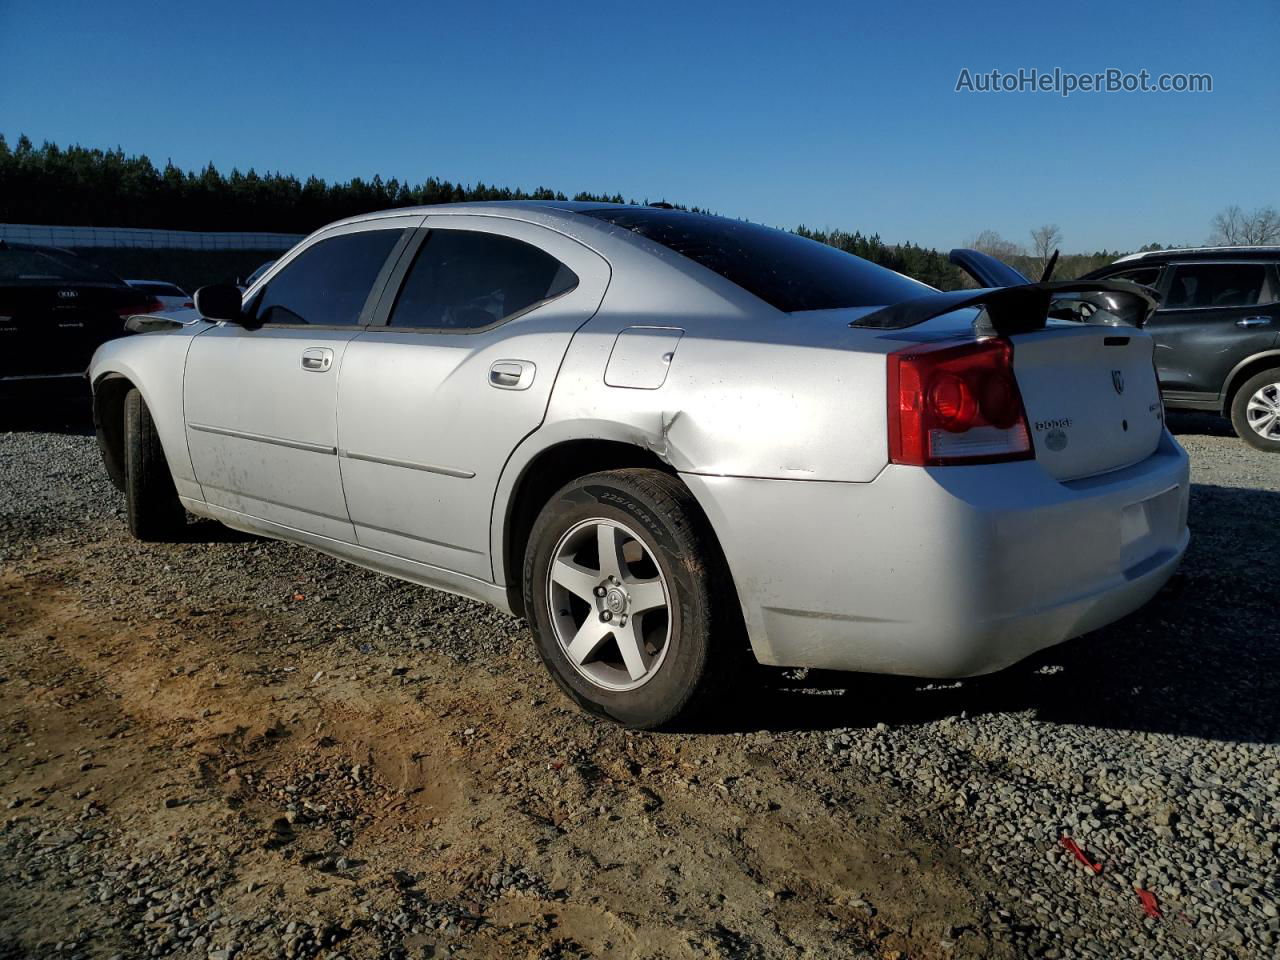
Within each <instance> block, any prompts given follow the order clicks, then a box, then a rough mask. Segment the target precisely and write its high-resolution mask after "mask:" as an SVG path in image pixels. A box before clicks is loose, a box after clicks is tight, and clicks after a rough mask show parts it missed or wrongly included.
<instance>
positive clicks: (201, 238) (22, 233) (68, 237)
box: [0, 223, 305, 250]
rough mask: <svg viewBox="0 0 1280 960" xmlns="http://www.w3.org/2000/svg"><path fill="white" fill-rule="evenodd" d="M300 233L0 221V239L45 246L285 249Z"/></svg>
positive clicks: (298, 237) (300, 237)
mask: <svg viewBox="0 0 1280 960" xmlns="http://www.w3.org/2000/svg"><path fill="white" fill-rule="evenodd" d="M304 236H305V234H301V233H201V232H197V231H194V230H148V229H144V228H141V227H52V226H40V225H37V224H29V223H0V240H8V241H10V242H12V243H35V244H41V245H43V246H48V247H135V248H142V249H151V250H287V249H288V248H289V247H292V246H293V245H294V244H295V243H297V242H298V241H299V240H301V239H302V238H303V237H304Z"/></svg>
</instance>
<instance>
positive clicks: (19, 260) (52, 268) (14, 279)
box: [0, 247, 124, 285]
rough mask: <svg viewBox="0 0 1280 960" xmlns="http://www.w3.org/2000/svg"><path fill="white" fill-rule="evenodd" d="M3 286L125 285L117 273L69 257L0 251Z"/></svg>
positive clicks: (26, 250)
mask: <svg viewBox="0 0 1280 960" xmlns="http://www.w3.org/2000/svg"><path fill="white" fill-rule="evenodd" d="M0 283H110V284H113V285H121V284H123V283H124V281H123V280H121V279H120V278H119V277H117V276H116V275H115V274H114V273H110V272H108V271H106V270H103V269H102V268H101V267H95V266H94V265H93V264H92V263H90V262H89V261H88V260H81V259H80V258H79V257H77V256H75V255H74V254H70V253H62V252H60V251H58V250H37V249H32V248H29V247H0Z"/></svg>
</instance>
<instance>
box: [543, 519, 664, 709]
mask: <svg viewBox="0 0 1280 960" xmlns="http://www.w3.org/2000/svg"><path fill="white" fill-rule="evenodd" d="M670 596H671V594H670V591H669V590H668V588H667V581H666V578H665V577H664V576H663V574H662V570H661V568H660V567H659V566H658V563H657V561H656V560H655V559H654V556H653V554H652V553H651V552H650V550H649V548H648V547H647V546H646V545H645V544H644V541H642V540H641V539H640V538H639V537H638V536H637V535H636V534H635V532H634V531H633V530H631V529H630V528H628V527H627V526H625V525H624V524H622V523H619V522H617V521H615V520H605V519H592V520H584V521H583V522H581V523H578V524H576V525H575V526H573V527H572V528H570V529H569V530H568V531H567V532H566V533H565V534H564V536H562V537H561V538H560V541H559V543H557V544H556V548H555V551H554V552H553V553H552V557H551V564H550V567H549V568H548V570H547V601H548V607H549V609H550V611H551V625H552V628H553V630H554V631H555V636H556V640H557V642H558V643H559V644H560V649H561V651H562V652H563V653H564V655H565V658H566V659H567V660H568V661H569V663H570V664H572V665H573V668H574V669H575V670H577V671H578V673H580V674H581V675H582V676H583V677H585V678H586V679H587V680H589V681H590V682H591V683H593V684H595V685H596V686H598V687H602V688H604V689H606V690H614V691H623V690H634V689H635V688H636V687H639V686H642V685H643V684H644V683H646V682H647V681H648V680H649V679H651V678H652V677H653V676H654V674H656V673H657V671H658V669H659V668H660V667H661V666H662V661H663V659H664V658H665V657H666V653H667V648H668V647H669V646H670V639H671V608H670V603H671V600H670Z"/></svg>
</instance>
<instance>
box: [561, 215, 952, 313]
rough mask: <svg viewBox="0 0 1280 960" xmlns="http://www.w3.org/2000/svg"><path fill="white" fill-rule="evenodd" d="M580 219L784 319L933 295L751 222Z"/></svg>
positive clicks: (813, 242)
mask: <svg viewBox="0 0 1280 960" xmlns="http://www.w3.org/2000/svg"><path fill="white" fill-rule="evenodd" d="M584 213H585V214H586V215H587V216H589V217H595V218H597V219H599V220H605V221H607V222H609V223H612V224H614V225H616V226H619V227H624V228H625V229H627V230H630V231H632V232H633V233H638V234H639V235H640V236H642V237H645V238H646V239H648V240H652V241H653V242H654V243H660V244H662V246H664V247H667V248H668V249H671V250H674V251H675V252H676V253H678V254H681V255H682V256H685V257H688V258H689V259H690V260H693V261H695V262H696V263H700V264H701V265H702V266H704V267H706V268H707V269H708V270H713V271H715V272H716V273H718V274H720V276H722V277H724V278H725V279H726V280H729V281H731V282H733V283H736V284H737V285H738V286H740V287H742V289H744V290H746V291H747V292H748V293H752V294H755V296H757V297H759V298H760V299H761V300H763V301H764V302H765V303H768V304H770V305H771V306H774V307H777V308H778V309H779V310H782V311H784V312H786V313H794V312H796V311H800V310H830V309H835V308H837V307H870V306H884V305H887V304H891V303H899V302H901V301H903V300H910V299H913V298H915V297H922V296H925V295H926V294H928V293H931V292H933V288H932V287H929V286H927V285H925V284H923V283H917V282H916V281H915V280H911V279H909V278H908V277H904V276H903V275H902V274H900V273H894V272H893V271H892V270H887V269H885V268H884V267H881V266H877V265H876V264H874V263H871V262H870V261H869V260H863V259H862V258H861V257H855V256H854V255H853V254H851V253H845V252H844V251H843V250H837V249H836V248H835V247H832V246H828V245H827V244H825V243H819V242H818V241H816V240H809V239H806V238H805V237H801V236H797V235H796V234H794V233H787V232H785V231H783V230H773V229H770V228H769V227H762V226H759V225H757V224H754V223H743V222H742V221H740V220H729V219H727V218H725V217H712V216H707V215H705V214H698V213H685V212H684V211H680V210H655V209H650V208H645V207H638V208H629V207H618V208H613V207H610V208H604V209H600V210H586V211H584Z"/></svg>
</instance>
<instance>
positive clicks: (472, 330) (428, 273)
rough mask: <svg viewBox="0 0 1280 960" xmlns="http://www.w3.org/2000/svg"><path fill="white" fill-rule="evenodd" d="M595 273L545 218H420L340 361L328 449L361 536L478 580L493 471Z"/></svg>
mask: <svg viewBox="0 0 1280 960" xmlns="http://www.w3.org/2000/svg"><path fill="white" fill-rule="evenodd" d="M608 282H609V266H608V263H607V262H606V261H605V260H604V259H603V258H602V257H601V256H600V255H599V254H597V253H595V252H593V251H592V250H590V249H588V248H587V247H585V246H583V245H582V244H580V243H578V242H577V241H575V240H571V239H570V238H568V237H566V236H564V235H563V234H560V233H558V232H556V231H553V230H551V229H549V228H546V227H542V226H539V225H537V224H533V223H528V222H524V221H520V220H511V219H506V218H500V217H489V216H469V215H461V214H455V215H443V214H442V215H433V216H429V217H428V218H427V220H426V223H425V224H424V229H423V230H422V231H420V232H419V236H418V237H417V238H416V240H415V244H414V246H413V247H412V248H411V249H410V251H408V252H406V254H405V256H404V257H403V258H402V260H401V264H400V267H399V268H398V269H397V272H396V275H395V276H394V277H393V279H392V282H391V283H390V284H389V285H388V289H387V292H386V293H385V294H384V296H383V300H382V303H381V304H380V305H379V311H378V320H379V321H381V322H382V323H381V325H378V324H375V325H373V326H370V327H369V328H368V329H367V330H365V331H364V332H362V333H361V334H360V335H359V336H358V337H356V338H355V339H354V340H353V341H352V342H351V343H350V344H349V345H348V347H347V352H346V357H345V359H344V364H343V371H342V380H341V383H340V385H339V390H338V439H339V445H340V447H341V449H340V457H341V459H340V463H341V467H342V483H343V490H344V491H345V493H346V501H347V508H348V510H349V512H350V516H351V520H352V522H353V524H354V526H355V532H356V537H357V539H358V542H359V543H360V545H361V546H364V547H369V548H371V549H374V550H378V551H382V552H384V553H389V554H392V555H395V556H397V557H403V558H407V559H410V560H414V561H418V562H420V563H425V564H430V565H432V566H435V567H441V568H444V569H446V570H450V571H454V572H457V573H463V574H467V575H470V576H474V577H479V578H482V579H486V580H488V579H491V578H492V575H493V570H492V565H491V558H490V555H489V554H490V551H489V525H490V513H491V511H492V508H493V497H494V491H495V489H496V487H497V483H498V477H499V474H500V473H501V471H502V467H503V465H504V464H505V463H506V460H507V458H508V457H509V456H510V454H511V452H512V451H513V450H514V449H515V447H516V445H517V444H519V442H520V441H521V440H522V439H523V438H524V437H525V436H527V435H528V434H529V433H530V432H532V431H533V430H535V429H536V428H537V427H538V425H539V424H540V423H541V422H542V419H543V416H544V415H545V413H546V409H547V402H548V400H549V398H550V396H551V388H552V385H553V383H554V382H555V378H556V375H557V373H558V371H559V368H560V362H561V360H562V359H563V358H564V354H565V351H566V350H567V349H568V346H569V341H570V339H571V338H572V337H573V334H574V331H576V330H577V329H578V328H579V327H580V326H582V324H583V323H585V322H586V321H587V320H589V319H590V318H591V316H592V315H593V314H594V313H595V312H596V309H597V308H598V307H599V305H600V301H601V299H602V298H603V296H604V291H605V288H606V287H607V285H608Z"/></svg>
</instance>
